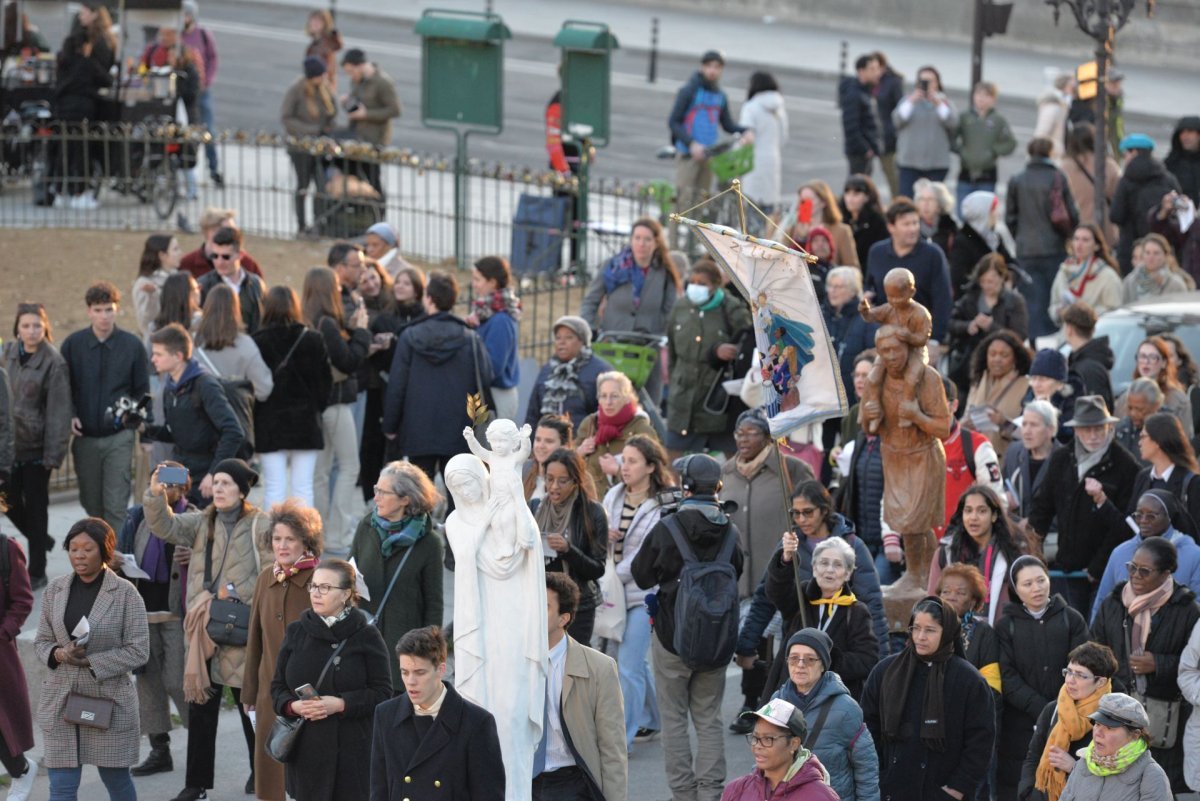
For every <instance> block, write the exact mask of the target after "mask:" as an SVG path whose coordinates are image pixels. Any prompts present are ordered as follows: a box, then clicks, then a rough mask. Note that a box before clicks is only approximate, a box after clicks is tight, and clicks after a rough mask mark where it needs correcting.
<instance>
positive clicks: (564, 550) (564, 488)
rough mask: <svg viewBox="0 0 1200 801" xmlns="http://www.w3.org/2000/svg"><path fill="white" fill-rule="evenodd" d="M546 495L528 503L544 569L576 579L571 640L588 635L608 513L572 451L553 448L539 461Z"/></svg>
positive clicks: (597, 598)
mask: <svg viewBox="0 0 1200 801" xmlns="http://www.w3.org/2000/svg"><path fill="white" fill-rule="evenodd" d="M542 471H543V475H544V476H545V481H546V497H545V498H543V499H542V500H541V501H540V502H539V503H537V505H536V508H534V510H533V512H534V517H535V518H536V519H537V524H538V528H539V529H540V530H541V532H542V540H543V542H544V543H545V545H544V546H543V547H548V548H550V550H551V551H553V554H550V553H547V554H546V572H547V573H550V572H559V573H567V574H568V575H570V576H571V578H573V579H575V583H576V584H578V585H579V607H578V609H577V610H576V614H575V617H574V619H572V620H571V625H570V627H569V628H568V629H567V633H568V634H570V635H571V637H573V638H574V639H575V640H576V641H578V642H581V643H588V642H591V640H592V626H593V624H594V623H595V622H596V606H597V605H598V604H599V603H600V587H599V585H597V584H596V582H597V581H599V579H600V577H601V576H603V575H604V562H605V557H606V555H607V553H608V515H607V514H606V513H605V511H604V507H603V506H601V505H600V504H599V503H597V502H596V494H595V492H594V491H593V490H592V480H591V478H590V477H589V476H588V474H587V469H586V468H585V467H584V466H583V459H581V458H580V456H579V454H578V453H577V452H576V451H570V450H567V449H566V448H559V449H558V450H556V451H554V453H552V454H550V455H549V456H548V457H547V458H546V463H545V464H544V465H543V467H542Z"/></svg>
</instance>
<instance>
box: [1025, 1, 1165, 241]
mask: <svg viewBox="0 0 1200 801" xmlns="http://www.w3.org/2000/svg"><path fill="white" fill-rule="evenodd" d="M1154 2H1155V0H1146V14H1147V16H1149V15H1151V14H1153V13H1154ZM1135 4H1136V3H1135V0H1046V5H1048V6H1050V7H1051V8H1053V9H1054V24H1055V25H1057V24H1058V15H1059V13H1060V11H1061V9H1062V7H1063V6H1066V7H1067V8H1068V9H1069V10H1070V11H1071V14H1072V15H1073V16H1074V17H1075V24H1076V25H1078V26H1079V30H1081V31H1083V32H1084V33H1086V34H1087V35H1088V36H1090V37H1092V40H1093V41H1095V42H1096V101H1095V102H1096V147H1095V167H1094V169H1095V172H1094V173H1093V174H1094V175H1095V179H1094V183H1093V186H1095V187H1096V214H1095V223H1096V225H1098V226H1100V227H1101V228H1103V227H1104V224H1105V222H1106V221H1107V219H1108V209H1107V198H1105V196H1104V185H1105V183H1104V180H1105V175H1104V174H1105V172H1106V168H1107V165H1108V158H1107V154H1108V91H1107V89H1105V86H1104V84H1105V81H1106V80H1107V77H1108V68H1109V65H1110V64H1111V63H1112V57H1113V49H1114V48H1115V46H1116V40H1117V31H1119V30H1121V28H1123V27H1125V23H1126V22H1128V21H1129V16H1130V15H1131V14H1132V13H1133V8H1134V5H1135Z"/></svg>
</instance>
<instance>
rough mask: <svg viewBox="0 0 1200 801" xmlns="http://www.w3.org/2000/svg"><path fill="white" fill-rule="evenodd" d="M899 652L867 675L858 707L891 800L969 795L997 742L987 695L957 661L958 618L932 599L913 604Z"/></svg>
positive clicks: (979, 679)
mask: <svg viewBox="0 0 1200 801" xmlns="http://www.w3.org/2000/svg"><path fill="white" fill-rule="evenodd" d="M908 630H909V635H910V636H909V642H908V645H907V646H906V647H905V648H904V650H903V651H902V652H901V653H899V654H896V655H894V656H889V657H888V658H887V659H884V660H883V661H882V662H880V663H879V664H878V665H876V666H875V669H874V670H872V671H871V675H870V677H869V678H868V679H867V686H866V689H865V690H864V691H863V697H862V710H863V717H864V719H865V722H866V724H867V729H868V730H869V731H870V732H871V736H872V737H873V738H874V739H875V747H876V750H877V751H878V752H879V764H880V769H881V770H880V776H879V790H880V795H881V796H882V797H885V798H886V797H891V798H925V799H935V798H936V799H945V798H953V799H956V800H957V801H963V799H968V801H969V799H973V798H975V792H976V790H977V788H978V787H979V786H980V785H981V784H983V782H984V780H985V779H986V778H987V772H988V764H989V762H990V761H991V758H992V744H993V741H994V740H995V737H996V720H995V716H994V715H993V714H992V711H993V710H992V690H991V688H989V687H988V684H987V682H986V681H985V680H984V679H983V677H982V676H980V675H979V672H978V671H977V670H975V668H973V667H972V666H971V665H970V663H968V662H967V660H965V659H963V657H962V653H963V650H962V640H961V638H960V637H959V622H958V614H957V613H955V611H954V610H953V609H951V608H950V607H949V606H947V605H946V604H944V603H943V602H942V601H941V600H940V599H938V598H936V597H932V596H930V597H927V598H925V599H923V600H921V601H918V602H917V604H916V605H915V606H914V607H913V613H912V616H911V617H910V618H909V621H908Z"/></svg>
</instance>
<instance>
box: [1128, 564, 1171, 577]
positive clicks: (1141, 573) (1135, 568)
mask: <svg viewBox="0 0 1200 801" xmlns="http://www.w3.org/2000/svg"><path fill="white" fill-rule="evenodd" d="M1125 570H1127V571H1128V572H1129V577H1130V578H1134V577H1135V576H1136V577H1137V578H1143V579H1144V578H1150V577H1151V576H1153V575H1154V574H1155V573H1161V572H1162V571H1161V570H1159V569H1158V568H1157V567H1143V566H1141V565H1135V564H1134V563H1133V562H1126V563H1125Z"/></svg>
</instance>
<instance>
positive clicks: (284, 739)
mask: <svg viewBox="0 0 1200 801" xmlns="http://www.w3.org/2000/svg"><path fill="white" fill-rule="evenodd" d="M411 555H412V547H411V546H410V547H409V549H408V550H407V551H405V552H404V557H403V558H402V559H401V560H400V564H399V565H397V566H396V572H395V573H393V574H392V580H391V581H390V582H389V583H388V588H387V591H386V592H384V594H383V599H382V600H381V601H380V602H379V607H378V608H379V612H377V613H376V614H374V615H371V616H370V618H368V621H369V625H372V626H373V625H375V623H376V621H378V620H379V616H380V615H381V614H383V608H384V605H385V604H386V603H387V600H388V597H389V596H390V595H391V594H392V588H393V587H395V586H396V578H397V577H398V576H399V575H400V571H401V570H403V569H404V563H405V562H407V561H408V557H409V556H411ZM348 642H350V640H349V638H347V639H345V640H342V641H341V642H340V643H338V646H337V648H335V649H334V650H333V653H332V654H330V655H329V661H327V662H326V663H325V667H323V668H322V669H321V675H320V676H318V677H317V680H316V681H315V682H314V683H313V689H315V690H317V691H318V692H320V690H321V682H322V681H324V680H325V674H326V673H327V672H329V668H330V666H331V665H333V664H335V663H336V662H337V658H338V654H340V653H341V652H342V648H344V647H345V645H346V643H348ZM303 729H304V718H300V717H290V716H288V715H279V716H277V717H276V718H275V722H274V723H272V724H271V731H270V732H268V733H267V740H266V742H265V743H263V750H265V751H266V752H267V756H269V757H271V759H274V760H275V761H276V762H281V763H284V764H286V763H288V762H290V761H291V760H292V757H293V756H295V751H296V743H298V742H299V741H300V732H301V731H302V730H303Z"/></svg>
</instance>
